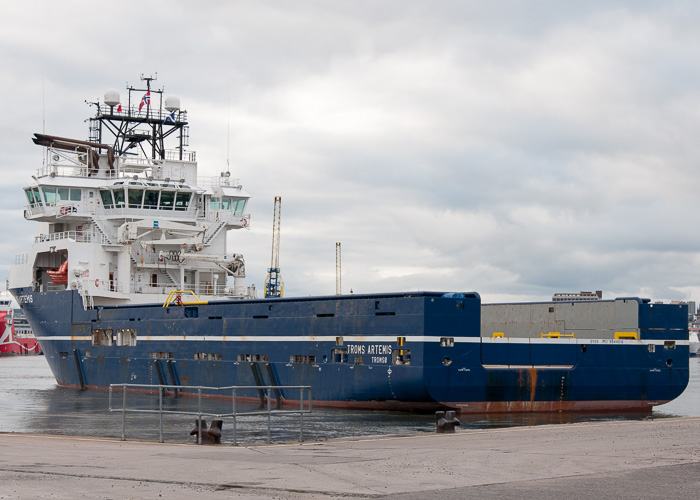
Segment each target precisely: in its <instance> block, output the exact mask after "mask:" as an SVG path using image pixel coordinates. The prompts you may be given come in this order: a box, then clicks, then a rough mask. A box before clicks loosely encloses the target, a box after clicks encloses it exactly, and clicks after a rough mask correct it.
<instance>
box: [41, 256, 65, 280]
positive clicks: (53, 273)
mask: <svg viewBox="0 0 700 500" xmlns="http://www.w3.org/2000/svg"><path fill="white" fill-rule="evenodd" d="M46 274H48V275H49V278H51V281H53V282H54V284H56V285H67V284H68V261H67V260H66V261H63V264H61V265H60V266H59V268H58V269H51V270H49V271H46Z"/></svg>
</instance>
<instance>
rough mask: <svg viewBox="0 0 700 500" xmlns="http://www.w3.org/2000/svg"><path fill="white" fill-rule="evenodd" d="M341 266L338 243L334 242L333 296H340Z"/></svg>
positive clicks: (341, 292)
mask: <svg viewBox="0 0 700 500" xmlns="http://www.w3.org/2000/svg"><path fill="white" fill-rule="evenodd" d="M341 285H342V283H341V266H340V242H339V241H336V242H335V294H336V295H342V294H343V291H342V286H341Z"/></svg>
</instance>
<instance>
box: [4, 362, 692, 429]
mask: <svg viewBox="0 0 700 500" xmlns="http://www.w3.org/2000/svg"><path fill="white" fill-rule="evenodd" d="M690 368H691V369H690V384H689V385H688V388H687V389H686V391H685V392H684V393H683V394H682V395H681V397H680V398H678V399H676V400H675V401H672V402H671V403H668V404H666V405H663V406H658V407H656V408H655V409H654V412H653V416H654V417H690V416H693V417H694V416H700V397H699V396H700V380H699V377H700V358H691V359H690ZM120 397H121V396H119V397H118V398H116V399H117V401H115V402H114V406H117V407H118V406H120V403H121V400H120ZM163 405H164V408H165V409H170V410H180V411H196V409H197V401H196V399H195V398H175V397H172V396H170V397H166V398H164V400H163ZM204 405H205V408H206V410H207V411H209V412H211V413H229V412H230V411H231V403H230V402H226V401H219V400H207V401H205V403H204ZM128 406H129V407H130V408H132V407H138V408H144V409H157V407H158V398H157V397H155V396H143V395H134V394H129V395H128ZM238 407H239V410H240V409H242V408H245V409H247V410H254V409H255V408H254V407H253V406H248V407H243V406H242V405H240V404H239V405H238ZM107 409H108V393H107V392H103V391H80V390H75V389H65V388H61V387H58V386H57V385H56V382H55V381H54V379H53V376H52V375H51V371H50V370H49V368H48V365H47V364H46V360H45V359H44V358H43V356H22V357H19V356H15V357H2V358H0V430H1V431H3V432H34V433H46V434H66V435H83V436H105V437H120V436H121V423H122V421H121V414H120V413H109V412H108V411H107ZM646 416H647V415H637V414H626V415H622V416H616V415H610V414H601V415H597V414H588V413H586V414H569V413H546V414H505V415H499V414H496V415H488V416H486V415H461V416H460V417H459V419H460V421H461V422H462V425H461V428H462V429H465V428H466V429H486V428H496V427H512V426H521V425H544V424H560V423H572V422H583V421H603V420H621V419H642V418H646ZM193 422H194V417H193V416H184V417H183V416H173V415H168V416H166V417H164V424H163V428H164V437H165V440H166V441H187V440H191V439H193V438H190V436H189V431H190V430H192V428H193V427H194V424H193ZM272 424H273V425H272V429H273V430H272V435H271V437H272V439H273V440H277V441H280V440H295V439H298V436H299V419H298V416H287V417H273V421H272ZM237 428H238V440H239V441H243V442H255V441H263V440H265V439H266V436H267V418H266V417H247V418H245V419H239V420H238V424H237ZM231 429H232V423H231V421H230V420H226V421H225V422H224V436H223V441H225V442H226V441H228V442H231V441H232V438H233V436H232V432H231ZM434 430H435V417H434V416H433V415H432V414H427V415H425V414H416V413H408V412H387V411H343V410H314V411H313V413H312V414H311V415H305V416H304V438H305V440H309V441H313V440H323V439H331V438H337V437H357V436H369V435H381V434H410V433H416V432H434ZM126 435H127V439H129V438H131V439H158V418H157V416H155V415H149V414H136V415H135V414H131V415H127V431H126Z"/></svg>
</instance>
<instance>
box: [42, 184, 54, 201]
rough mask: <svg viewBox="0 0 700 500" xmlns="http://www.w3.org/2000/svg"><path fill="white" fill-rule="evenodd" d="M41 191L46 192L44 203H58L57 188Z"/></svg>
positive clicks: (46, 188)
mask: <svg viewBox="0 0 700 500" xmlns="http://www.w3.org/2000/svg"><path fill="white" fill-rule="evenodd" d="M41 190H42V191H43V192H44V201H45V202H46V204H47V205H53V204H55V203H56V188H50V187H43V188H41Z"/></svg>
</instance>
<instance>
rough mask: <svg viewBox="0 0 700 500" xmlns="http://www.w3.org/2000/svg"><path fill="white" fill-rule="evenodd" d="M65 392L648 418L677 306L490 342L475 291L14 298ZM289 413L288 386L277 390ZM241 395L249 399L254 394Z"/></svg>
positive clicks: (658, 394) (648, 307) (684, 353)
mask: <svg viewBox="0 0 700 500" xmlns="http://www.w3.org/2000/svg"><path fill="white" fill-rule="evenodd" d="M12 293H13V294H14V295H15V297H17V299H18V301H19V302H20V305H21V306H22V309H23V310H24V312H25V314H26V316H27V319H28V320H29V322H30V324H31V325H32V328H33V329H34V332H35V334H36V336H37V338H38V340H39V342H40V344H41V348H42V350H43V351H44V353H45V355H46V359H47V361H48V363H49V365H50V367H51V370H52V371H53V373H54V375H55V377H56V380H57V382H58V383H59V384H60V385H62V386H70V387H84V388H106V387H108V386H109V385H110V384H118V383H136V384H173V385H180V386H182V387H183V389H184V388H186V387H188V386H232V385H260V384H261V383H262V384H264V385H268V384H272V385H310V386H311V387H312V396H313V400H314V405H315V406H317V407H318V406H325V407H339V408H372V409H406V410H425V411H433V410H439V409H454V410H457V411H458V412H460V413H468V412H508V411H513V412H516V411H518V412H527V411H649V410H650V409H651V408H652V406H653V405H657V404H663V403H665V402H668V401H670V400H672V399H674V398H676V397H677V396H679V395H680V394H681V393H682V392H683V390H684V389H685V387H686V385H687V383H688V376H689V371H688V359H689V351H688V342H687V340H688V329H687V313H686V309H685V308H684V307H678V306H671V305H660V304H649V303H647V302H643V301H640V300H639V299H632V300H636V301H637V302H638V303H639V307H638V317H637V318H636V319H637V322H638V325H639V328H638V337H637V338H635V339H592V338H586V335H585V333H578V332H577V333H576V336H575V338H537V339H535V338H530V339H524V340H523V339H520V340H519V341H517V342H516V339H499V338H496V334H494V336H493V337H491V336H490V334H489V335H484V334H483V333H482V305H481V299H480V297H479V295H478V294H476V293H471V294H442V293H430V292H415V293H404V294H377V295H349V296H329V297H314V298H297V299H290V298H285V299H265V300H236V301H221V302H211V303H209V304H199V305H185V306H171V307H162V306H161V305H155V304H153V305H130V306H124V307H116V306H115V307H97V308H95V309H88V310H85V309H84V308H83V304H82V300H81V298H80V296H79V294H78V293H77V292H76V291H73V290H64V291H56V292H34V291H32V289H31V288H20V289H15V290H12ZM281 392H282V398H283V399H284V402H285V403H286V404H296V405H298V399H299V395H298V391H289V390H287V391H284V390H283V391H281ZM248 397H250V398H255V397H256V394H255V393H254V392H251V393H250V394H249V395H248Z"/></svg>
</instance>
